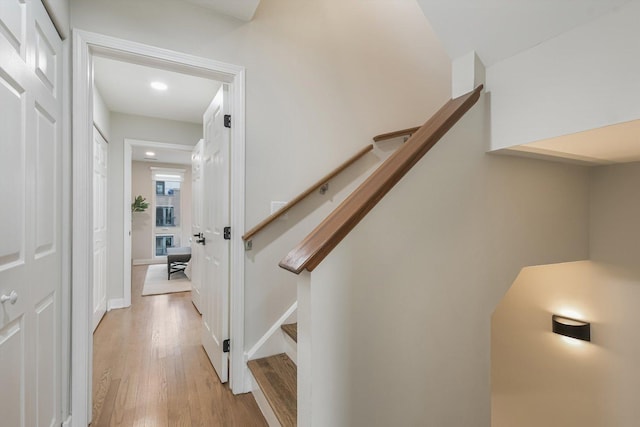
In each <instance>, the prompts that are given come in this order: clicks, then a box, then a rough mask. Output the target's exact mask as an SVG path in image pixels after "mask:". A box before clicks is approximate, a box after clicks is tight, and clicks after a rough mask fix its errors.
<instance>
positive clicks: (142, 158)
mask: <svg viewBox="0 0 640 427" xmlns="http://www.w3.org/2000/svg"><path fill="white" fill-rule="evenodd" d="M191 148H192V147H189V149H191ZM147 151H151V152H153V153H155V156H153V157H151V156H148V155H147V154H146V153H147ZM131 160H136V161H139V162H152V163H177V164H180V165H191V151H182V150H175V149H162V148H156V147H154V148H149V147H138V146H133V147H131Z"/></svg>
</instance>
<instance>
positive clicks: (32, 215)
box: [0, 0, 62, 427]
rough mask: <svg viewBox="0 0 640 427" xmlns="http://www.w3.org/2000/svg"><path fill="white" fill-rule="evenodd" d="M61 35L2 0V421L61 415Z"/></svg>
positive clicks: (30, 11)
mask: <svg viewBox="0 0 640 427" xmlns="http://www.w3.org/2000/svg"><path fill="white" fill-rule="evenodd" d="M61 53H62V42H61V40H60V38H59V36H58V34H57V32H56V30H55V28H54V27H53V24H52V23H51V21H50V19H49V16H48V15H47V13H46V11H45V9H44V7H43V6H42V3H41V2H40V1H39V0H0V197H1V200H2V209H0V236H1V238H0V396H1V398H0V424H2V425H3V426H29V427H31V426H53V425H60V423H61V420H60V412H61V411H60V397H61V396H60V394H61V389H62V387H61V378H60V376H61V360H60V352H61V345H60V340H61V336H60V334H61V314H60V288H61V268H62V257H61V232H62V229H61V224H62V168H61V162H62V151H61V148H62V146H61V143H62V141H61V136H62V133H61V132H62V123H61V122H62V57H61V56H62V55H61Z"/></svg>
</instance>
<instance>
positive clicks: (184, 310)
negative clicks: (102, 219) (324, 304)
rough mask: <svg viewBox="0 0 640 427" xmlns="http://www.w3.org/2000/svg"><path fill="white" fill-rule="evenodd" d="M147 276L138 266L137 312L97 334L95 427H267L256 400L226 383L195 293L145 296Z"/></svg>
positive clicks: (105, 323)
mask: <svg viewBox="0 0 640 427" xmlns="http://www.w3.org/2000/svg"><path fill="white" fill-rule="evenodd" d="M146 271H147V266H134V267H133V268H132V284H131V286H132V291H131V294H132V295H131V299H132V305H131V307H130V308H127V309H121V310H113V311H111V312H108V313H107V314H106V315H105V317H104V318H103V319H102V322H101V323H100V325H99V326H98V328H97V329H96V332H95V333H94V354H93V420H94V422H93V423H92V424H91V425H92V426H94V427H96V426H101V427H102V426H110V425H111V426H153V427H161V426H265V425H266V422H265V421H264V419H263V417H262V414H261V413H260V410H259V409H258V406H257V404H256V403H255V400H254V399H253V396H252V395H250V394H244V395H239V396H234V395H233V394H232V393H231V391H230V390H229V388H228V387H227V385H222V384H220V382H219V380H218V377H217V376H216V373H215V372H214V370H213V368H212V366H211V364H210V363H209V360H208V358H207V356H206V354H205V352H204V349H203V348H202V346H201V345H200V315H199V314H198V313H197V311H196V310H195V308H194V307H193V304H192V303H191V294H190V293H189V292H183V293H175V294H168V295H157V296H148V297H142V296H140V294H141V290H142V285H143V282H144V276H145V273H146Z"/></svg>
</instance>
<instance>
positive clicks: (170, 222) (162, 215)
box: [156, 206, 176, 227]
mask: <svg viewBox="0 0 640 427" xmlns="http://www.w3.org/2000/svg"><path fill="white" fill-rule="evenodd" d="M175 226H176V217H175V216H174V214H173V206H156V227H175Z"/></svg>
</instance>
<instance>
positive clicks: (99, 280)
mask: <svg viewBox="0 0 640 427" xmlns="http://www.w3.org/2000/svg"><path fill="white" fill-rule="evenodd" d="M108 157H109V154H108V146H107V141H105V139H104V138H103V137H102V135H101V134H100V132H98V130H97V129H96V128H95V127H94V128H93V330H94V331H95V329H96V328H97V327H98V323H100V320H101V319H102V316H104V315H105V313H106V312H107V237H108V234H107V166H108Z"/></svg>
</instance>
